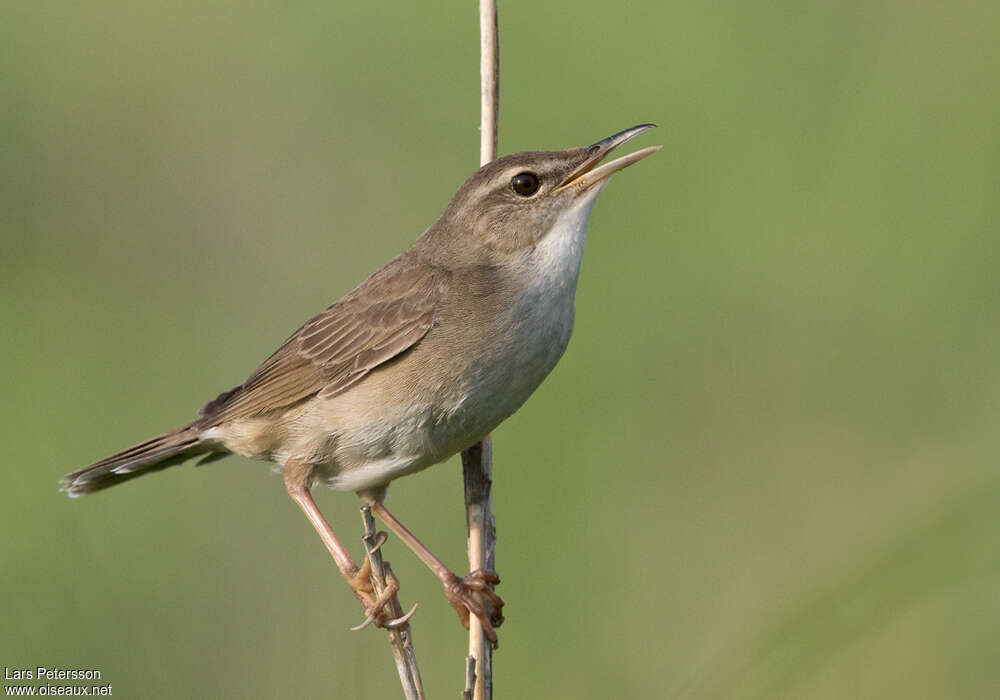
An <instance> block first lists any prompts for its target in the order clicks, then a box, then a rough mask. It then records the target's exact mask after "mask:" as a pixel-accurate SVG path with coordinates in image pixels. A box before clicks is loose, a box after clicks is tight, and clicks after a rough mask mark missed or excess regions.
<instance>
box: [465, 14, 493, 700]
mask: <svg viewBox="0 0 1000 700" xmlns="http://www.w3.org/2000/svg"><path fill="white" fill-rule="evenodd" d="M479 46H480V62H479V75H480V98H481V102H480V104H481V110H480V113H481V116H480V127H479V130H480V134H479V137H480V141H479V164H480V165H485V164H486V163H489V162H490V161H491V160H493V159H494V158H496V155H497V117H498V115H499V109H500V54H499V42H498V40H497V4H496V0H480V1H479ZM462 476H463V479H464V481H465V519H466V525H467V526H468V532H469V571H476V570H478V569H493V568H494V567H495V561H494V552H495V548H496V521H495V520H494V519H493V507H492V505H493V504H492V498H491V496H490V490H491V488H492V486H493V446H492V442H491V441H490V436H489V435H487V436H486V437H485V438H483V440H482V442H480V443H478V444H476V445H473V446H472V447H470V448H469V449H468V450H465V451H464V452H463V453H462ZM465 673H466V688H465V692H464V693H463V694H462V695H463V697H471V698H474V700H492V698H493V648H492V646H491V645H490V643H489V641H488V640H487V639H486V635H485V634H483V627H482V625H481V624H480V622H479V619H478V618H477V617H476V616H475V615H470V616H469V656H468V658H467V659H466V668H465ZM470 685H472V686H474V687H469V686H470Z"/></svg>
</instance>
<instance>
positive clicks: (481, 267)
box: [60, 124, 661, 644]
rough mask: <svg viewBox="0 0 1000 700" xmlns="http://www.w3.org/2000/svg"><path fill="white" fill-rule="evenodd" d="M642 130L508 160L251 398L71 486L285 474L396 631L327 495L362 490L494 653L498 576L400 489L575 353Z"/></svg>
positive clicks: (308, 334)
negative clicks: (630, 146) (609, 219)
mask: <svg viewBox="0 0 1000 700" xmlns="http://www.w3.org/2000/svg"><path fill="white" fill-rule="evenodd" d="M654 126H655V125H653V124H639V125H636V126H633V127H631V128H629V129H625V130H623V131H620V132H618V133H615V134H613V135H611V136H608V137H607V138H604V139H601V140H599V141H597V142H596V143H594V144H592V145H590V146H588V147H581V148H570V149H566V150H554V151H527V152H522V153H515V154H512V155H507V156H503V157H501V158H498V159H496V160H493V161H491V162H489V163H487V164H485V165H483V166H482V167H481V168H479V169H478V170H477V171H476V172H475V173H473V174H472V175H471V176H470V177H469V178H468V179H467V180H466V181H465V182H464V183H463V184H462V185H461V187H460V188H459V189H458V191H457V192H456V194H455V195H454V197H452V199H451V201H450V203H449V204H448V206H447V207H446V208H445V210H444V213H443V214H442V215H441V216H440V218H438V220H437V221H436V223H434V225H432V226H431V227H430V228H428V229H427V230H426V231H425V232H424V233H423V234H422V235H421V236H420V237H419V238H418V239H417V240H416V241H415V242H414V243H413V245H412V246H411V247H410V248H409V249H407V250H406V251H405V252H403V253H401V254H400V255H398V256H396V257H395V258H393V259H392V260H390V261H389V262H388V263H386V264H385V265H384V266H382V267H381V268H380V269H378V270H377V271H376V272H374V273H373V274H372V275H370V276H369V277H368V278H367V279H365V280H364V281H363V282H361V283H360V284H359V285H358V286H357V287H355V288H354V289H353V290H352V291H350V292H348V293H347V294H346V295H344V296H343V297H342V298H340V299H339V300H338V301H336V302H334V303H333V304H332V305H331V306H329V307H328V308H327V309H326V310H324V311H323V312H321V313H319V314H317V315H316V316H314V317H313V318H311V319H309V320H308V321H306V322H305V323H304V324H303V325H302V326H300V327H299V328H298V330H296V331H295V332H294V333H292V335H291V336H290V337H289V338H288V339H287V340H286V341H285V342H284V343H282V345H281V346H280V347H279V348H278V349H277V350H276V351H275V352H274V353H273V354H272V355H271V356H270V357H268V358H267V359H266V360H264V362H263V363H262V364H261V365H260V366H259V367H258V368H257V369H256V370H255V371H254V372H253V373H252V374H251V375H250V377H249V378H248V379H247V380H246V381H245V382H243V383H242V384H240V385H238V386H236V387H233V388H232V389H229V390H228V391H225V392H223V393H221V394H219V395H218V396H217V397H216V398H215V399H213V400H211V401H209V402H208V403H207V404H205V406H204V407H203V408H202V409H201V410H200V411H199V412H198V414H197V417H196V418H195V419H194V420H193V421H191V422H190V423H188V424H186V425H184V426H182V427H180V428H176V429H174V430H170V431H168V432H165V433H163V434H161V435H158V436H156V437H154V438H152V439H149V440H146V441H145V442H141V443H139V444H137V445H134V446H132V447H129V448H128V449H126V450H123V451H121V452H118V453H116V454H113V455H111V456H109V457H106V458H104V459H101V460H100V461H97V462H94V463H93V464H91V465H89V466H87V467H84V468H82V469H79V470H77V471H74V472H72V473H70V474H67V475H66V476H65V477H63V478H62V480H61V482H60V483H61V489H62V490H63V491H65V492H66V493H67V494H68V495H69V496H71V497H77V496H82V495H85V494H91V493H94V492H97V491H102V490H104V489H106V488H109V487H111V486H115V485H118V484H121V483H123V482H125V481H128V480H130V479H133V478H135V477H138V476H141V475H144V474H149V473H152V472H154V471H159V470H162V469H165V468H167V467H170V466H174V465H177V464H180V463H182V462H185V461H187V460H190V459H192V458H200V461H199V462H198V463H199V464H205V463H208V462H213V461H215V460H218V459H221V458H223V457H226V456H229V455H232V454H237V455H242V456H244V457H249V458H252V459H258V460H265V461H270V462H274V463H276V465H278V467H280V470H281V473H282V476H283V481H284V485H285V488H286V490H287V492H288V495H289V496H290V497H291V498H292V500H294V502H295V503H296V504H297V505H298V506H299V507H300V508H301V509H302V511H303V513H304V514H305V515H306V517H307V518H308V520H309V521H310V523H311V524H312V526H313V527H314V528H315V530H316V532H317V533H318V534H319V536H320V538H321V540H322V541H323V543H324V544H325V545H326V548H327V549H328V550H329V552H330V554H331V556H332V557H333V559H334V561H335V563H336V565H337V567H338V568H339V569H340V572H341V573H342V574H343V576H344V578H345V579H346V580H347V582H348V584H349V586H350V588H351V589H352V591H353V593H354V595H355V596H356V597H357V598H358V599H359V600H360V601H361V603H362V605H364V607H365V610H366V612H367V613H368V619H369V620H371V619H378V620H379V621H380V622H381V623H385V620H386V618H385V613H384V610H383V608H384V605H385V602H386V600H384V597H380V599H376V597H375V596H374V595H373V589H372V586H371V583H370V579H369V576H368V570H367V568H366V565H367V559H366V561H365V565H363V566H362V567H360V568H359V567H358V566H356V565H355V564H354V563H353V561H352V560H351V557H350V555H349V553H348V551H347V549H346V547H344V545H343V543H342V542H341V541H340V539H339V538H338V537H337V535H336V534H335V533H334V531H333V528H332V527H331V526H330V524H329V523H328V522H327V520H326V518H325V517H324V516H323V514H322V513H321V512H320V510H319V508H318V507H317V505H316V502H315V501H314V499H313V497H312V489H313V488H315V487H317V486H327V487H329V488H331V489H333V490H334V491H354V492H355V493H356V494H357V495H358V497H359V498H360V499H361V500H362V501H363V502H364V503H367V504H368V505H370V507H371V509H372V512H373V513H374V514H375V515H376V516H377V517H378V518H379V519H380V520H381V521H382V522H383V523H384V524H385V525H386V526H387V527H388V528H389V529H390V530H392V531H393V532H394V533H395V534H396V535H397V536H398V537H399V538H400V539H401V540H402V541H403V542H404V543H405V544H406V545H407V546H408V547H409V548H410V549H412V550H413V551H414V553H415V554H416V555H417V556H418V557H419V558H420V559H421V560H422V561H423V562H424V563H425V564H426V565H427V566H428V567H429V568H430V569H431V571H432V572H433V573H434V574H435V575H436V576H437V577H438V578H439V579H440V580H441V582H442V584H443V586H444V589H445V594H446V595H447V597H448V600H449V601H450V603H451V604H452V606H453V607H454V608H455V609H456V611H458V614H459V618H460V620H461V622H462V623H463V625H464V626H465V627H466V628H468V624H469V616H470V615H475V616H476V617H478V618H479V619H480V621H481V622H482V624H483V630H484V632H485V633H486V635H487V637H488V638H489V639H490V641H491V642H492V643H494V644H495V643H496V640H497V635H496V630H495V627H497V626H499V625H500V624H501V623H502V622H503V614H502V608H503V600H502V599H501V598H500V596H498V595H497V594H496V593H495V592H494V591H493V589H492V586H494V585H496V584H497V583H499V580H500V579H499V576H498V575H497V574H496V572H493V571H486V570H477V571H473V572H471V573H469V574H468V575H467V576H464V577H459V576H458V575H457V574H455V573H453V572H452V571H451V570H450V569H449V568H448V567H447V566H446V565H445V564H444V563H443V562H442V561H441V560H440V559H439V558H438V557H437V556H435V555H434V554H433V553H432V552H431V551H430V549H428V548H427V547H426V546H425V545H424V544H423V543H422V542H421V541H420V540H419V539H418V538H417V537H416V536H415V535H413V533H411V532H410V531H409V530H408V529H407V528H406V527H405V525H403V524H402V523H401V522H400V521H399V520H398V519H397V518H396V517H395V516H394V515H393V514H392V513H391V512H390V511H389V510H388V509H387V508H386V506H385V499H386V492H387V488H388V486H389V484H390V482H392V481H393V480H394V479H397V478H399V477H401V476H405V475H408V474H412V473H414V472H418V471H420V470H422V469H425V468H427V467H430V466H431V465H434V464H437V463H440V462H442V461H444V460H446V459H447V458H449V457H451V456H453V455H455V454H457V453H459V452H460V451H462V450H463V449H466V448H468V447H470V446H472V445H474V444H475V443H477V442H478V441H479V440H481V439H482V438H483V437H484V436H485V435H487V434H488V433H490V432H491V431H493V430H494V429H495V428H496V427H497V426H498V425H499V424H500V423H501V422H502V421H504V420H505V419H506V418H508V417H509V416H511V415H512V414H513V413H514V412H515V411H516V410H517V409H518V408H520V407H521V405H522V404H524V402H525V401H526V400H527V399H528V397H529V396H530V395H531V394H532V393H533V392H534V391H535V389H537V388H538V386H539V385H540V384H541V382H542V380H543V379H545V377H546V376H547V375H548V374H549V373H550V372H551V371H552V369H553V368H554V367H555V365H556V363H557V362H558V360H559V359H560V357H561V356H562V355H563V352H564V351H565V350H566V347H567V344H568V343H569V340H570V335H571V333H572V330H573V322H574V312H575V295H576V288H577V281H578V278H579V274H580V264H581V259H582V256H583V249H584V243H585V241H586V232H587V223H588V220H589V217H590V212H591V208H592V207H593V205H594V201H595V199H596V198H597V196H598V194H599V193H600V192H601V190H602V189H603V188H604V187H605V186H606V185H607V184H608V181H609V178H610V177H611V175H613V174H615V173H616V172H619V171H621V170H622V169H624V168H626V167H628V166H630V165H632V164H634V163H637V162H638V161H640V160H642V159H643V158H646V157H647V156H649V155H651V154H652V153H654V152H656V151H657V150H659V149H660V148H661V146H651V147H648V148H644V149H641V150H638V151H635V152H633V153H630V154H628V155H625V156H622V157H619V158H617V159H615V160H612V161H610V162H607V163H604V164H600V163H601V161H602V160H603V159H604V158H605V157H606V156H607V155H608V154H609V153H610V152H611V151H612V150H614V149H615V148H617V147H618V146H620V145H622V144H623V143H625V142H626V141H629V140H631V139H632V138H634V137H636V136H638V135H639V134H641V133H643V132H645V131H647V130H648V129H651V128H653V127H654Z"/></svg>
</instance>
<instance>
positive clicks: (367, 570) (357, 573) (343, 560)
mask: <svg viewBox="0 0 1000 700" xmlns="http://www.w3.org/2000/svg"><path fill="white" fill-rule="evenodd" d="M311 471H312V470H311V467H309V466H308V465H304V464H302V463H301V462H293V461H292V460H289V461H288V462H287V463H286V464H285V468H284V470H283V473H284V478H285V489H286V490H287V491H288V495H289V496H291V497H292V500H294V501H295V502H296V503H297V504H298V505H299V508H301V509H302V512H303V513H305V514H306V517H307V518H309V522H310V523H312V526H313V527H314V528H315V529H316V532H317V533H318V534H319V537H320V539H321V540H323V544H325V545H326V548H327V550H329V552H330V554H331V556H333V560H334V562H336V564H337V568H338V569H340V573H341V574H343V576H344V578H345V579H347V584H348V585H349V586H350V587H351V590H352V591H354V595H355V597H356V598H357V599H358V600H359V601H361V604H362V605H363V606H364V607H365V614H366V615H367V616H368V620H367V621H374V622H375V624H376V625H378V626H379V627H384V626H386V625H387V624H389V623H390V622H391V620H390V619H389V615H388V613H387V612H386V610H385V606H386V603H387V602H388V601H389V597H386V596H383V597H380V598H379V599H378V600H375V598H374V597H373V595H372V594H373V593H374V590H373V589H372V584H371V563H370V562H369V561H368V557H365V561H364V564H362V565H361V568H360V569H359V568H358V567H357V565H356V564H355V563H354V561H353V560H352V559H351V555H350V554H349V553H348V551H347V548H346V547H344V545H343V544H342V543H341V541H340V540H339V539H338V538H337V535H335V534H334V532H333V528H332V527H330V523H328V522H327V521H326V518H324V517H323V514H322V513H321V512H320V510H319V507H318V506H317V505H316V501H314V500H313V497H312V494H311V493H310V492H309V488H308V486H307V484H308V483H309V476H310V472H311ZM390 597H391V596H390ZM367 621H366V622H367Z"/></svg>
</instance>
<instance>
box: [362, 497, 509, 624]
mask: <svg viewBox="0 0 1000 700" xmlns="http://www.w3.org/2000/svg"><path fill="white" fill-rule="evenodd" d="M371 508H372V512H373V513H375V515H377V516H378V518H379V520H381V521H382V522H384V523H385V524H386V526H387V527H388V528H389V529H390V530H392V531H393V532H395V533H396V536H397V537H399V539H401V540H403V542H405V543H406V545H407V546H408V547H409V548H410V549H412V550H413V552H414V554H416V555H417V556H418V557H420V560H421V561H422V562H424V564H426V565H427V567H428V568H429V569H430V570H431V571H433V572H434V574H435V575H436V576H437V577H438V578H439V579H441V583H442V584H443V585H444V592H445V595H447V596H448V602H450V603H451V605H452V607H453V608H455V611H456V612H457V613H458V617H459V619H461V621H462V625H463V626H464V627H465V628H466V629H468V628H469V614H470V613H471V614H473V615H475V616H476V617H478V618H479V619H480V621H481V622H482V623H483V631H484V632H485V633H486V636H487V637H488V638H489V640H490V641H491V642H493V643H494V644H496V641H497V634H496V632H495V631H494V630H493V628H494V627H499V626H500V624H501V623H502V622H503V614H502V613H501V610H502V609H503V599H502V598H500V596H498V595H497V594H496V593H494V592H493V589H492V588H490V585H491V584H492V585H496V584H498V583H500V577H499V576H497V574H496V572H494V571H482V570H479V571H473V572H472V573H470V574H469V575H468V576H466V577H465V578H459V577H458V576H456V575H455V574H453V573H452V572H451V570H449V569H448V567H447V566H445V565H444V562H442V561H441V560H440V559H438V558H437V557H436V556H434V553H433V552H431V550H429V549H427V547H426V546H425V545H424V543H423V542H421V541H420V540H419V539H417V537H416V535H414V534H413V533H412V532H410V531H409V529H407V527H406V526H405V525H403V523H401V522H399V520H397V519H396V516H395V515H393V514H392V513H390V512H389V511H388V510H387V509H386V507H385V506H384V505H383V504H382V502H381V501H376V502H374V503H372V506H371Z"/></svg>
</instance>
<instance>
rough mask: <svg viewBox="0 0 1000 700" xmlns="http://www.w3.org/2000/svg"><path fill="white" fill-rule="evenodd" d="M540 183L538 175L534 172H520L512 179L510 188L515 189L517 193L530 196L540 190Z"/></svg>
mask: <svg viewBox="0 0 1000 700" xmlns="http://www.w3.org/2000/svg"><path fill="white" fill-rule="evenodd" d="M540 184H541V183H540V182H539V181H538V176H537V175H535V174H534V173H518V174H517V175H515V176H514V177H513V179H511V181H510V188H511V189H512V190H514V193H515V194H519V195H521V196H522V197H530V196H531V195H533V194H535V192H537V191H538V186H539V185H540Z"/></svg>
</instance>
